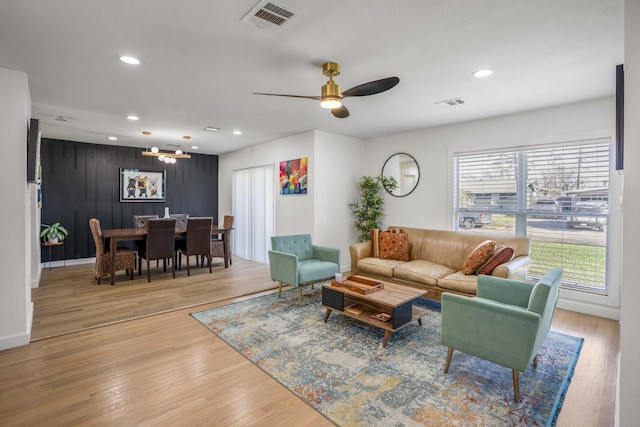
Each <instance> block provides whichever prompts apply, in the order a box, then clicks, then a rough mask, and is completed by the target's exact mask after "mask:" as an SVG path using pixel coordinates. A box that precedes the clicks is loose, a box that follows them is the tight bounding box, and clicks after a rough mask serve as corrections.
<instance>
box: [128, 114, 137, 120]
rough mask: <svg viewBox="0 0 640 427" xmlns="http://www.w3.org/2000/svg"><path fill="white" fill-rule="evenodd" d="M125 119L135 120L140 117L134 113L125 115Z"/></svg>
mask: <svg viewBox="0 0 640 427" xmlns="http://www.w3.org/2000/svg"><path fill="white" fill-rule="evenodd" d="M127 119H128V120H133V121H135V120H140V117H138V116H134V115H129V116H127Z"/></svg>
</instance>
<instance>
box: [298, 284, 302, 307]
mask: <svg viewBox="0 0 640 427" xmlns="http://www.w3.org/2000/svg"><path fill="white" fill-rule="evenodd" d="M298 305H302V286H298Z"/></svg>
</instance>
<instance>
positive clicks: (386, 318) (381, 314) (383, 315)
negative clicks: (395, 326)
mask: <svg viewBox="0 0 640 427" xmlns="http://www.w3.org/2000/svg"><path fill="white" fill-rule="evenodd" d="M371 317H373V318H376V319H378V320H382V321H383V322H388V321H389V320H391V317H392V316H391V315H390V314H389V313H385V312H384V311H380V312H378V313H373V314H372V315H371Z"/></svg>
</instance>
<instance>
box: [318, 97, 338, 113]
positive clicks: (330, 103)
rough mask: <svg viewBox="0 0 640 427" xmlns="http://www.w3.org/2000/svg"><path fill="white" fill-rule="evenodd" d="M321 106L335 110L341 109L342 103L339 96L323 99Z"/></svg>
mask: <svg viewBox="0 0 640 427" xmlns="http://www.w3.org/2000/svg"><path fill="white" fill-rule="evenodd" d="M320 106H321V107H322V108H327V109H329V110H333V109H334V108H338V107H341V106H342V101H341V100H340V98H339V97H337V96H327V97H323V98H322V101H320Z"/></svg>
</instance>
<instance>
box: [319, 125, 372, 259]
mask: <svg viewBox="0 0 640 427" xmlns="http://www.w3.org/2000/svg"><path fill="white" fill-rule="evenodd" d="M315 135H316V138H315V159H316V168H317V170H316V174H315V176H316V180H315V189H316V192H315V207H314V210H315V219H316V220H315V224H314V231H313V233H312V234H313V241H314V243H316V244H318V245H322V246H331V247H337V248H340V270H341V271H349V270H350V269H351V258H350V256H349V245H350V244H351V243H353V242H355V241H357V234H356V231H355V227H354V226H353V214H352V213H351V209H350V208H349V204H350V203H352V202H353V201H355V200H357V199H358V198H359V197H360V185H359V183H360V177H361V176H362V173H361V168H362V167H361V165H360V163H361V161H360V159H362V156H363V153H364V142H363V141H362V140H360V139H357V138H351V137H347V136H341V135H336V134H331V133H326V132H316V133H315Z"/></svg>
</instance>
